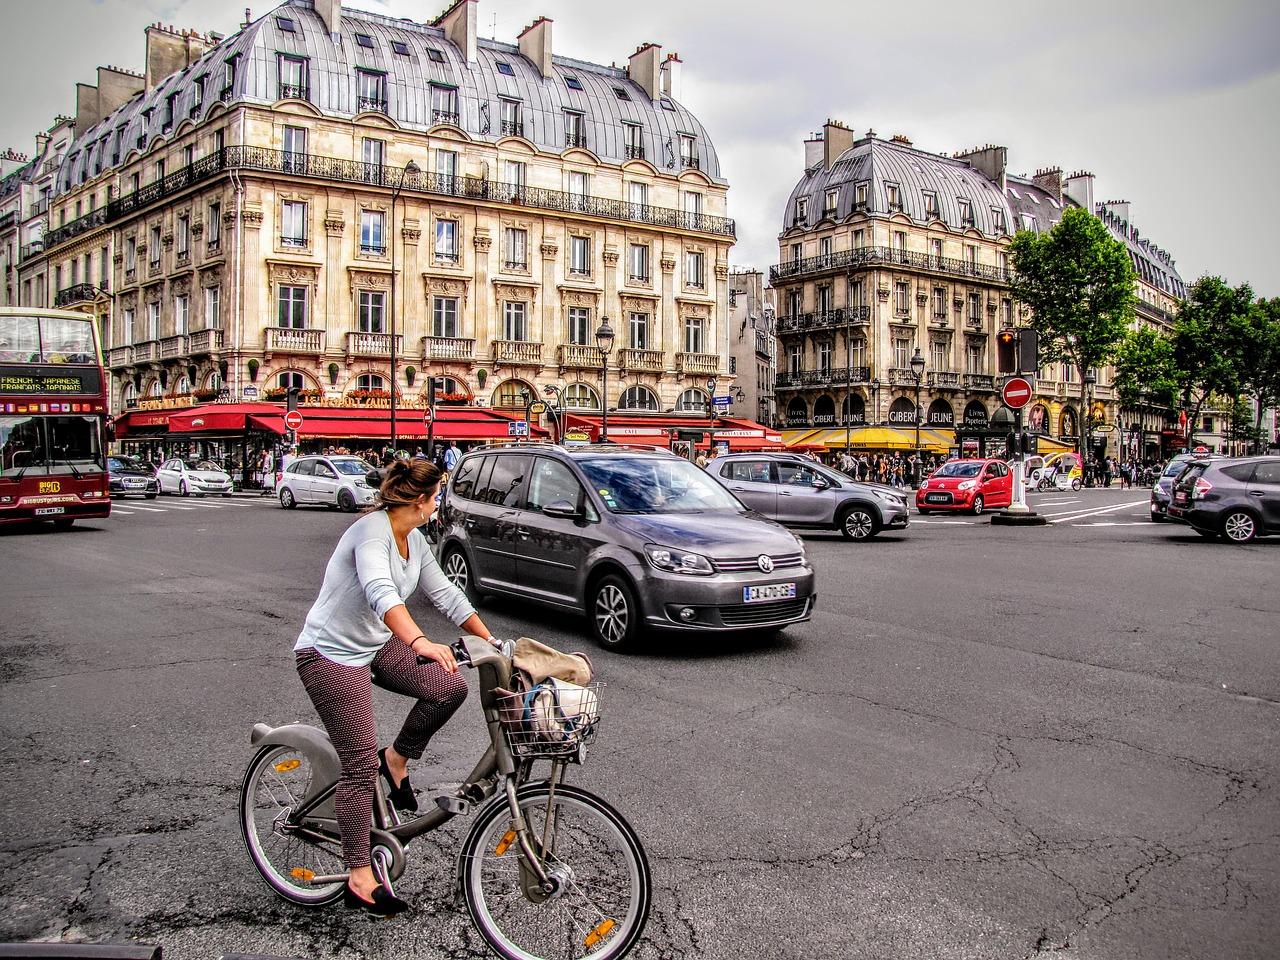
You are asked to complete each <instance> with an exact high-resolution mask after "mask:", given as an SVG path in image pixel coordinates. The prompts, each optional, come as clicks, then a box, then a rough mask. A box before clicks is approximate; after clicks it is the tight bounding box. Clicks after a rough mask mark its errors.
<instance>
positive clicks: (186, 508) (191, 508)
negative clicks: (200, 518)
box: [165, 503, 195, 510]
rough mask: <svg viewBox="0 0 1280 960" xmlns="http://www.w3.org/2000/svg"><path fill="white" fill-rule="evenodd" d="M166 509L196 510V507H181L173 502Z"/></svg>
mask: <svg viewBox="0 0 1280 960" xmlns="http://www.w3.org/2000/svg"><path fill="white" fill-rule="evenodd" d="M165 509H166V510H194V509H195V507H180V506H178V505H177V504H176V503H171V504H169V505H168V506H167V507H165Z"/></svg>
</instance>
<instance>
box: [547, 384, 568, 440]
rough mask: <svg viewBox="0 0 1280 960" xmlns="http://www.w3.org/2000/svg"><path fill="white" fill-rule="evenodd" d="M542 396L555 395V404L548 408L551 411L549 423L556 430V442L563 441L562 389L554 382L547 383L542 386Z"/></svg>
mask: <svg viewBox="0 0 1280 960" xmlns="http://www.w3.org/2000/svg"><path fill="white" fill-rule="evenodd" d="M542 393H543V395H544V396H548V397H555V398H556V405H555V406H554V407H550V408H548V409H549V410H550V412H551V423H552V424H553V425H554V427H555V431H556V443H564V391H562V390H561V389H560V388H559V387H558V386H557V385H556V384H554V383H548V384H547V385H546V386H544V387H543V388H542Z"/></svg>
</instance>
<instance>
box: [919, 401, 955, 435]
mask: <svg viewBox="0 0 1280 960" xmlns="http://www.w3.org/2000/svg"><path fill="white" fill-rule="evenodd" d="M925 422H926V423H927V424H928V425H929V426H931V427H942V428H943V429H944V430H950V429H951V428H952V427H954V426H955V425H956V415H955V413H954V412H953V411H952V409H951V404H949V403H947V401H945V400H942V399H938V400H935V401H933V403H931V404H929V415H928V416H927V417H926V418H925Z"/></svg>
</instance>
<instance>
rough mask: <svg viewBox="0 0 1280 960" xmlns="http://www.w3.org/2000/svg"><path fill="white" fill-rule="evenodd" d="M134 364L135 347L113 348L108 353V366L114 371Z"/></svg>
mask: <svg viewBox="0 0 1280 960" xmlns="http://www.w3.org/2000/svg"><path fill="white" fill-rule="evenodd" d="M131 363H133V347H112V348H111V349H110V350H108V351H107V366H108V367H111V368H112V369H116V368H118V367H127V366H129V364H131Z"/></svg>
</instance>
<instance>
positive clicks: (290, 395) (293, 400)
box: [284, 387, 302, 410]
mask: <svg viewBox="0 0 1280 960" xmlns="http://www.w3.org/2000/svg"><path fill="white" fill-rule="evenodd" d="M301 392H302V390H301V388H299V387H289V388H288V389H286V390H285V392H284V408H285V410H297V409H298V394H299V393H301Z"/></svg>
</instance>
